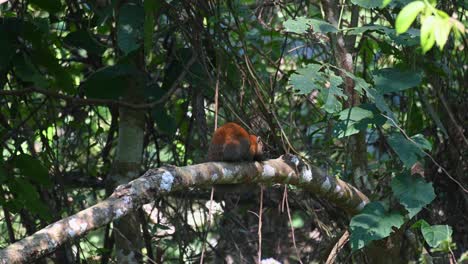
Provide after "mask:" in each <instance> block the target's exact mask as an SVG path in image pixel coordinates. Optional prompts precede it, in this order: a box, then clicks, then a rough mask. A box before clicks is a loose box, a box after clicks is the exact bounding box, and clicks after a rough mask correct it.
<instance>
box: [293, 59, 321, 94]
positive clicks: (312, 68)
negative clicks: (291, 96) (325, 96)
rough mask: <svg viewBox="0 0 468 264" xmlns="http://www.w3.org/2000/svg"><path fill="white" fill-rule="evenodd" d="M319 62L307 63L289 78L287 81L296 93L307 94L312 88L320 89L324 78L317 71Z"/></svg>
mask: <svg viewBox="0 0 468 264" xmlns="http://www.w3.org/2000/svg"><path fill="white" fill-rule="evenodd" d="M321 68H322V65H320V64H308V65H307V66H306V67H305V68H302V69H298V70H297V71H296V72H297V73H294V74H292V75H291V77H290V78H289V83H290V84H291V85H292V86H293V90H294V91H295V92H296V93H297V94H309V93H310V92H312V90H320V89H321V88H322V87H323V85H324V84H325V81H326V79H325V78H324V77H323V76H322V74H321V73H320V72H319V71H320V69H321Z"/></svg>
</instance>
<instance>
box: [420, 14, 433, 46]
mask: <svg viewBox="0 0 468 264" xmlns="http://www.w3.org/2000/svg"><path fill="white" fill-rule="evenodd" d="M435 21H436V18H435V16H428V17H426V18H425V19H424V20H423V21H422V23H421V48H422V51H423V53H426V52H427V51H429V50H430V49H431V48H432V46H434V44H435V35H434V25H435Z"/></svg>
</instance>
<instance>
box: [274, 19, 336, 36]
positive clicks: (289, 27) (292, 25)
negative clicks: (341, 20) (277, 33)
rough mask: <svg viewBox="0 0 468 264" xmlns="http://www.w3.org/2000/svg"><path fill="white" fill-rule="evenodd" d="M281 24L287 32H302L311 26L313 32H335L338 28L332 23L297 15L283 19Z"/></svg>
mask: <svg viewBox="0 0 468 264" xmlns="http://www.w3.org/2000/svg"><path fill="white" fill-rule="evenodd" d="M283 26H284V28H285V30H286V31H287V32H293V33H297V34H304V33H306V32H307V30H308V29H310V28H312V30H313V31H314V32H320V33H335V32H338V29H337V28H336V27H335V26H333V25H332V24H330V23H328V22H326V21H323V20H319V19H313V18H306V17H297V18H295V19H288V20H286V21H284V23H283Z"/></svg>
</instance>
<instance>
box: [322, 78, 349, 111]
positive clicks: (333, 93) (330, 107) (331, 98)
mask: <svg viewBox="0 0 468 264" xmlns="http://www.w3.org/2000/svg"><path fill="white" fill-rule="evenodd" d="M342 83H343V79H342V78H341V77H339V76H337V75H335V74H334V73H333V72H331V73H330V79H329V82H328V83H327V84H328V85H329V87H328V89H327V88H326V87H325V88H322V89H321V90H320V91H321V96H323V98H325V99H324V100H323V101H324V102H325V104H324V105H323V109H324V110H325V111H326V112H328V113H330V114H333V113H336V112H338V111H341V109H342V108H343V106H342V104H341V102H340V100H338V99H339V97H341V98H343V99H345V100H346V99H347V98H348V96H346V95H345V94H344V93H343V91H342V89H341V88H339V87H338V86H339V85H341V84H342ZM326 86H327V85H326Z"/></svg>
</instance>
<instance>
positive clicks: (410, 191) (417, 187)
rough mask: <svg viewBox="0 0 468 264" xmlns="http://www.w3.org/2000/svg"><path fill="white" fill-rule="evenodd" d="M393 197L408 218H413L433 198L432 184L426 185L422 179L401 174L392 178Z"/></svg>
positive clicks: (407, 173)
mask: <svg viewBox="0 0 468 264" xmlns="http://www.w3.org/2000/svg"><path fill="white" fill-rule="evenodd" d="M391 186H392V191H393V195H394V196H395V197H396V198H397V199H398V200H399V201H400V203H401V204H402V205H403V206H404V207H405V208H406V210H407V211H408V215H409V218H412V217H413V216H415V215H416V214H417V213H419V211H421V209H422V208H423V207H424V206H426V205H428V204H430V203H431V202H432V201H433V200H434V198H435V193H434V188H433V187H432V183H427V182H425V181H424V179H423V178H422V177H419V176H416V175H415V176H413V175H410V173H409V172H405V173H402V174H400V175H398V176H396V177H395V178H393V180H392V183H391Z"/></svg>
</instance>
